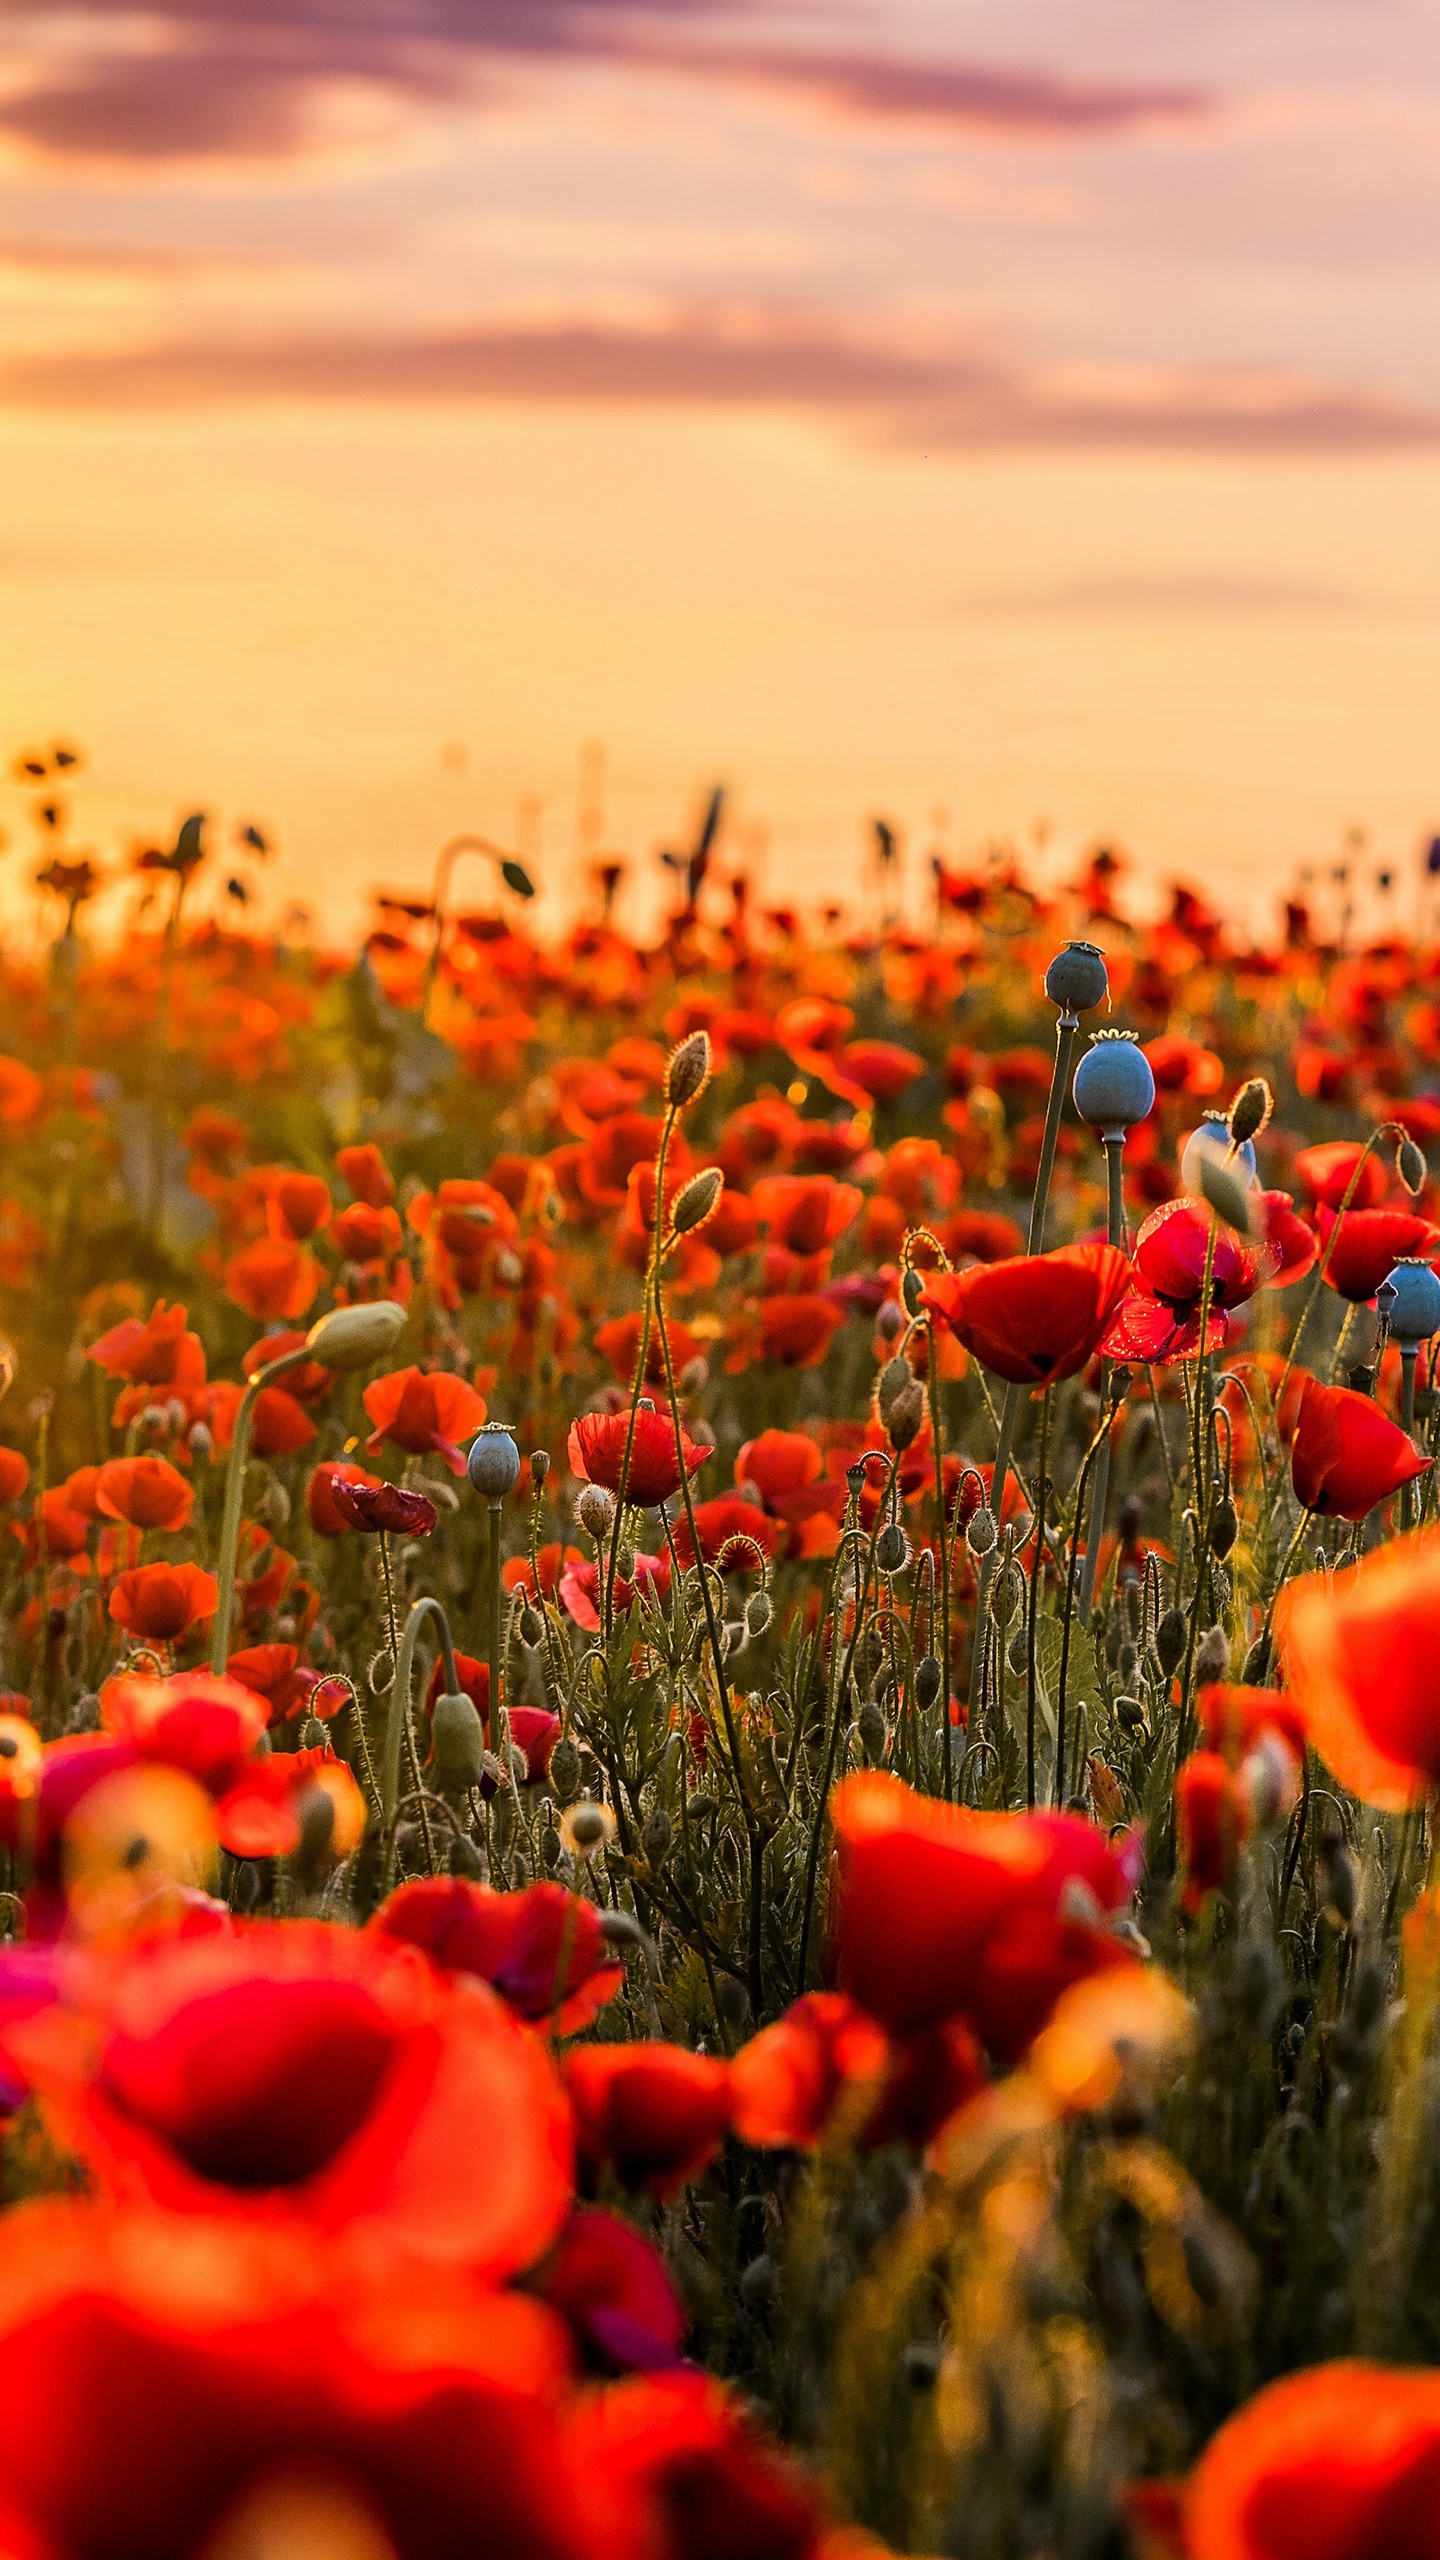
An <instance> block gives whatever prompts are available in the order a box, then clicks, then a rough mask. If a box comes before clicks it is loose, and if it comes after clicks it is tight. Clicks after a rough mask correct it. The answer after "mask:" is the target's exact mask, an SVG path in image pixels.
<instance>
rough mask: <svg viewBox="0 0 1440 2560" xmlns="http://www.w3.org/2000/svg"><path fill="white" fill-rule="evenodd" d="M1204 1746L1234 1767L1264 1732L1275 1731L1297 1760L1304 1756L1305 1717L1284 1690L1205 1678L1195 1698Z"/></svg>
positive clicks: (1260, 1738)
mask: <svg viewBox="0 0 1440 2560" xmlns="http://www.w3.org/2000/svg"><path fill="white" fill-rule="evenodd" d="M1196 1708H1197V1712H1198V1714H1199V1719H1200V1730H1201V1732H1202V1733H1203V1735H1204V1737H1205V1743H1206V1748H1207V1749H1208V1750H1210V1751H1218V1752H1219V1753H1220V1754H1221V1756H1222V1758H1224V1759H1225V1760H1227V1761H1228V1762H1229V1764H1230V1766H1231V1768H1235V1767H1236V1766H1237V1765H1238V1764H1239V1762H1240V1761H1242V1760H1243V1759H1244V1758H1245V1756H1246V1754H1247V1753H1248V1752H1250V1751H1253V1749H1254V1748H1255V1745H1256V1744H1257V1743H1258V1742H1260V1741H1262V1740H1263V1738H1264V1736H1265V1735H1266V1734H1267V1733H1274V1734H1278V1735H1279V1737H1280V1740H1281V1741H1282V1742H1283V1743H1284V1745H1285V1747H1286V1749H1287V1750H1288V1751H1290V1752H1293V1754H1294V1756H1295V1759H1296V1760H1297V1761H1302V1760H1303V1759H1304V1757H1305V1744H1306V1739H1307V1735H1306V1725H1305V1717H1304V1715H1303V1713H1302V1711H1301V1709H1300V1708H1299V1707H1298V1706H1297V1705H1296V1703H1295V1700H1294V1699H1293V1698H1292V1697H1291V1696H1290V1695H1289V1693H1288V1691H1286V1690H1284V1689H1251V1688H1245V1687H1242V1686H1241V1685H1240V1684H1239V1683H1237V1682H1232V1681H1227V1680H1207V1681H1206V1683H1205V1684H1204V1686H1203V1688H1202V1689H1201V1691H1200V1695H1199V1697H1198V1699H1197V1700H1196Z"/></svg>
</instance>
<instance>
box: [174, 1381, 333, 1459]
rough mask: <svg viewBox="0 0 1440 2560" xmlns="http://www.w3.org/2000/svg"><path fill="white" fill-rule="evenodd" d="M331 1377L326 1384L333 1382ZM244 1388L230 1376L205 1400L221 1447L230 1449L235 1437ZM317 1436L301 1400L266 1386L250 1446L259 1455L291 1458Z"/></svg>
mask: <svg viewBox="0 0 1440 2560" xmlns="http://www.w3.org/2000/svg"><path fill="white" fill-rule="evenodd" d="M330 1383H331V1382H330V1380H329V1378H328V1377H327V1379H326V1385H327V1386H328V1385H329V1384H330ZM243 1393H244V1389H243V1388H241V1387H237V1386H236V1385H235V1383H234V1381H233V1379H230V1378H222V1379H221V1380H220V1381H219V1382H218V1384H217V1385H215V1386H213V1387H211V1388H210V1389H209V1391H208V1393H207V1395H206V1399H205V1418H206V1420H207V1422H208V1423H209V1426H210V1430H211V1432H212V1434H213V1436H214V1441H215V1446H216V1448H217V1449H228V1448H230V1447H231V1446H232V1445H233V1442H234V1438H235V1416H236V1415H237V1413H238V1412H239V1410H240V1400H241V1397H242V1395H243ZM314 1437H315V1425H314V1423H313V1422H312V1421H311V1419H310V1416H309V1414H308V1413H307V1412H306V1411H305V1408H304V1406H303V1405H302V1404H300V1403H299V1402H298V1401H297V1399H296V1398H295V1397H294V1396H293V1395H291V1394H290V1393H289V1392H288V1390H287V1389H286V1388H284V1387H262V1388H261V1390H260V1393H259V1394H258V1396H257V1397H256V1399H255V1402H254V1405H253V1407H252V1409H251V1416H250V1447H251V1450H252V1451H253V1453H254V1455H255V1456H256V1457H257V1458H287V1457H289V1456H290V1454H291V1452H292V1451H293V1450H295V1449H303V1448H305V1447H306V1446H307V1445H308V1443H309V1442H310V1441H312V1440H313V1439H314Z"/></svg>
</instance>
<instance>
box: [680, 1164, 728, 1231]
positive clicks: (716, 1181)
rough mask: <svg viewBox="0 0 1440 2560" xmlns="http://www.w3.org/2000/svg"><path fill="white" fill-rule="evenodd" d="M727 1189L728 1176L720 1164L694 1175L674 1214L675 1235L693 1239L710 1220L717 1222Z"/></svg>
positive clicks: (683, 1191) (683, 1192) (705, 1168)
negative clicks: (721, 1196)
mask: <svg viewBox="0 0 1440 2560" xmlns="http://www.w3.org/2000/svg"><path fill="white" fill-rule="evenodd" d="M724 1188H725V1176H724V1174H723V1173H722V1172H721V1170H720V1167H719V1166H718V1164H707V1165H705V1166H703V1167H702V1169H701V1171H700V1172H699V1173H692V1174H691V1176H690V1179H689V1181H688V1182H687V1183H686V1185H685V1187H684V1189H683V1190H682V1191H679V1192H677V1194H676V1196H675V1203H674V1206H673V1207H672V1209H671V1211H670V1232H671V1234H672V1235H677V1236H689V1235H693V1234H694V1233H695V1230H696V1228H697V1227H703V1226H704V1224H705V1221H706V1219H707V1218H713V1217H714V1215H715V1212H716V1210H717V1209H718V1208H719V1206H720V1194H721V1192H722V1191H723V1190H724Z"/></svg>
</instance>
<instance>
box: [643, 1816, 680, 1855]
mask: <svg viewBox="0 0 1440 2560" xmlns="http://www.w3.org/2000/svg"><path fill="white" fill-rule="evenodd" d="M674 1830H675V1825H674V1824H673V1822H672V1821H671V1819H670V1816H669V1814H668V1813H667V1812H666V1810H665V1807H664V1806H663V1804H657V1806H656V1807H655V1810H654V1812H653V1813H652V1814H651V1815H650V1817H649V1819H648V1821H647V1822H646V1825H645V1828H644V1830H643V1831H642V1832H641V1834H640V1846H641V1848H642V1849H643V1850H644V1852H645V1855H646V1857H647V1858H648V1860H649V1862H650V1864H651V1866H652V1867H663V1865H664V1864H665V1861H666V1859H667V1858H668V1857H669V1855H670V1842H671V1839H672V1837H673V1835H674Z"/></svg>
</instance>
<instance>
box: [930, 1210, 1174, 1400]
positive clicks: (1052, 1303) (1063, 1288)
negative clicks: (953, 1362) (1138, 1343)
mask: <svg viewBox="0 0 1440 2560" xmlns="http://www.w3.org/2000/svg"><path fill="white" fill-rule="evenodd" d="M1129 1279H1130V1266H1129V1264H1128V1262H1127V1261H1126V1259H1125V1256H1124V1254H1123V1253H1121V1252H1120V1251H1119V1249H1118V1247H1117V1246H1115V1245H1111V1244H1067V1245H1061V1246H1059V1247H1058V1248H1057V1249H1056V1251H1055V1252H1054V1253H1036V1254H1031V1255H1029V1256H1024V1255H1021V1256H1019V1257H1018V1258H1017V1259H1016V1260H1015V1261H1013V1262H989V1263H984V1262H981V1263H974V1264H972V1265H971V1267H970V1269H969V1270H968V1271H958V1272H950V1271H946V1272H940V1273H937V1274H936V1275H934V1276H933V1277H931V1278H930V1279H928V1280H927V1281H926V1283H925V1288H924V1303H925V1305H926V1306H927V1307H930V1308H932V1309H933V1310H934V1312H935V1313H936V1314H937V1315H939V1316H942V1317H943V1318H944V1320H945V1322H946V1323H947V1324H948V1325H949V1326H950V1327H951V1329H952V1331H953V1332H954V1333H955V1334H957V1335H958V1337H959V1339H960V1340H961V1342H963V1343H964V1345H965V1348H966V1350H967V1351H973V1352H974V1354H975V1357H976V1359H977V1360H978V1361H980V1363H981V1364H982V1366H983V1367H984V1368H986V1369H990V1370H992V1371H993V1372H994V1374H995V1376H996V1377H997V1378H1006V1379H1008V1380H1009V1381H1010V1383H1011V1384H1012V1385H1014V1386H1030V1387H1040V1386H1048V1385H1050V1384H1051V1383H1052V1382H1053V1381H1054V1380H1056V1379H1058V1378H1073V1377H1074V1376H1075V1374H1076V1372H1077V1370H1080V1369H1083V1368H1084V1366H1085V1363H1086V1361H1087V1360H1089V1359H1090V1358H1091V1357H1092V1356H1093V1354H1094V1353H1095V1351H1096V1350H1097V1349H1098V1348H1099V1345H1100V1339H1101V1336H1102V1335H1103V1334H1104V1332H1105V1330H1106V1327H1107V1326H1108V1325H1109V1323H1110V1321H1111V1318H1112V1317H1113V1316H1114V1314H1115V1311H1116V1309H1117V1307H1118V1306H1119V1305H1120V1302H1121V1300H1122V1299H1123V1297H1124V1295H1125V1291H1126V1288H1127V1286H1128V1284H1129Z"/></svg>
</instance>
